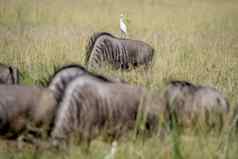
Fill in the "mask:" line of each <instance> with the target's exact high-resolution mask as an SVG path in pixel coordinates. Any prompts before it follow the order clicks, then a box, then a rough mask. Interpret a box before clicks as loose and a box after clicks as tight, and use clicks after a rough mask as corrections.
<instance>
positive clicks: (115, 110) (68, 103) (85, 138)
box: [51, 74, 165, 145]
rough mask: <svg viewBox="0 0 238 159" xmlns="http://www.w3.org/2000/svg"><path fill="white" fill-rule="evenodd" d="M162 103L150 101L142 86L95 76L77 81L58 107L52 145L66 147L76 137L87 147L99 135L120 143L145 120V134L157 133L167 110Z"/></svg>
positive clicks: (72, 83) (69, 86)
mask: <svg viewBox="0 0 238 159" xmlns="http://www.w3.org/2000/svg"><path fill="white" fill-rule="evenodd" d="M151 101H153V102H151ZM160 102H161V101H160V100H159V99H158V97H155V96H148V97H147V93H146V91H145V89H144V88H142V87H139V86H132V85H129V84H125V83H113V82H108V80H107V79H105V78H101V77H98V76H93V75H92V74H91V75H84V76H80V77H77V78H76V79H74V80H73V81H72V82H71V83H70V84H69V85H68V87H67V89H66V91H65V96H64V98H63V100H62V102H61V103H60V105H59V109H58V112H57V115H56V119H55V122H54V128H53V130H52V134H51V137H52V140H53V143H54V144H56V145H59V143H61V142H62V141H63V142H65V143H67V142H68V141H70V138H71V137H75V136H76V137H78V138H77V139H76V141H80V142H83V143H85V144H86V145H88V144H89V143H90V141H91V140H92V139H94V138H95V137H97V136H100V135H102V136H104V135H106V136H110V137H111V139H112V140H113V139H117V138H118V137H120V136H122V135H123V134H124V133H125V132H126V131H128V130H131V129H133V128H135V127H136V124H137V121H138V120H142V119H143V120H142V121H143V122H144V123H145V124H144V126H145V127H144V130H145V131H143V132H154V131H156V130H157V128H158V121H159V119H160V118H158V117H159V114H160V113H161V114H163V112H164V110H165V109H164V107H163V105H162V104H161V105H160ZM147 130H148V131H147ZM146 134H147V133H146ZM104 137H105V136H104Z"/></svg>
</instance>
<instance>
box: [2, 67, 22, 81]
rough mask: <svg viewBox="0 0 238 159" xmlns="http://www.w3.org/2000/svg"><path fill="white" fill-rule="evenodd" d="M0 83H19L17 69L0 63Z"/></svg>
mask: <svg viewBox="0 0 238 159" xmlns="http://www.w3.org/2000/svg"><path fill="white" fill-rule="evenodd" d="M0 84H19V71H18V69H17V68H16V67H13V66H7V65H5V64H2V63H0Z"/></svg>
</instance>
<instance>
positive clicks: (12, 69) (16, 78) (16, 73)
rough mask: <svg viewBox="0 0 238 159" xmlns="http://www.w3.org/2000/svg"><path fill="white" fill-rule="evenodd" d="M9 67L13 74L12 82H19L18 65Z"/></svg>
mask: <svg viewBox="0 0 238 159" xmlns="http://www.w3.org/2000/svg"><path fill="white" fill-rule="evenodd" d="M8 69H9V72H10V75H11V80H12V84H19V79H20V77H19V74H20V73H19V70H18V69H17V68H16V67H12V66H9V67H8Z"/></svg>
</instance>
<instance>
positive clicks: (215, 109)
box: [165, 81, 229, 127]
mask: <svg viewBox="0 0 238 159" xmlns="http://www.w3.org/2000/svg"><path fill="white" fill-rule="evenodd" d="M165 98H166V103H167V108H168V109H169V113H170V115H171V117H172V118H173V119H175V120H176V121H177V123H178V124H180V125H183V126H191V125H192V124H195V123H199V122H202V123H204V124H208V126H212V127H214V126H215V124H219V126H221V125H220V124H223V118H224V114H226V113H228V111H229V104H228V101H227V99H226V98H225V97H224V96H223V95H222V94H221V93H220V92H219V91H218V90H216V89H215V88H212V87H208V86H200V85H194V84H192V83H190V82H187V81H171V82H170V83H169V85H168V87H167V89H166V91H165ZM200 124H201V123H200Z"/></svg>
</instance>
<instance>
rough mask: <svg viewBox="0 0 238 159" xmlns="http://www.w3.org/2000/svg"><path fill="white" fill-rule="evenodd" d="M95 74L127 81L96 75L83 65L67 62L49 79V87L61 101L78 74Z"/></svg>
mask: <svg viewBox="0 0 238 159" xmlns="http://www.w3.org/2000/svg"><path fill="white" fill-rule="evenodd" d="M86 74H88V75H93V76H96V77H99V78H102V79H104V80H105V81H108V82H122V83H126V82H125V81H124V80H121V79H119V78H114V77H105V76H101V75H96V74H93V73H91V72H89V71H88V70H86V69H85V68H84V67H83V66H81V65H78V64H67V65H63V66H61V67H59V68H55V73H54V74H53V76H51V77H50V79H49V80H48V84H47V85H48V88H49V89H50V90H52V91H53V92H54V95H55V97H56V100H57V102H58V103H59V102H60V101H61V100H62V99H63V96H64V92H65V90H66V88H67V86H68V84H69V83H70V82H71V81H72V80H73V79H75V78H76V77H78V76H83V75H86Z"/></svg>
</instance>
